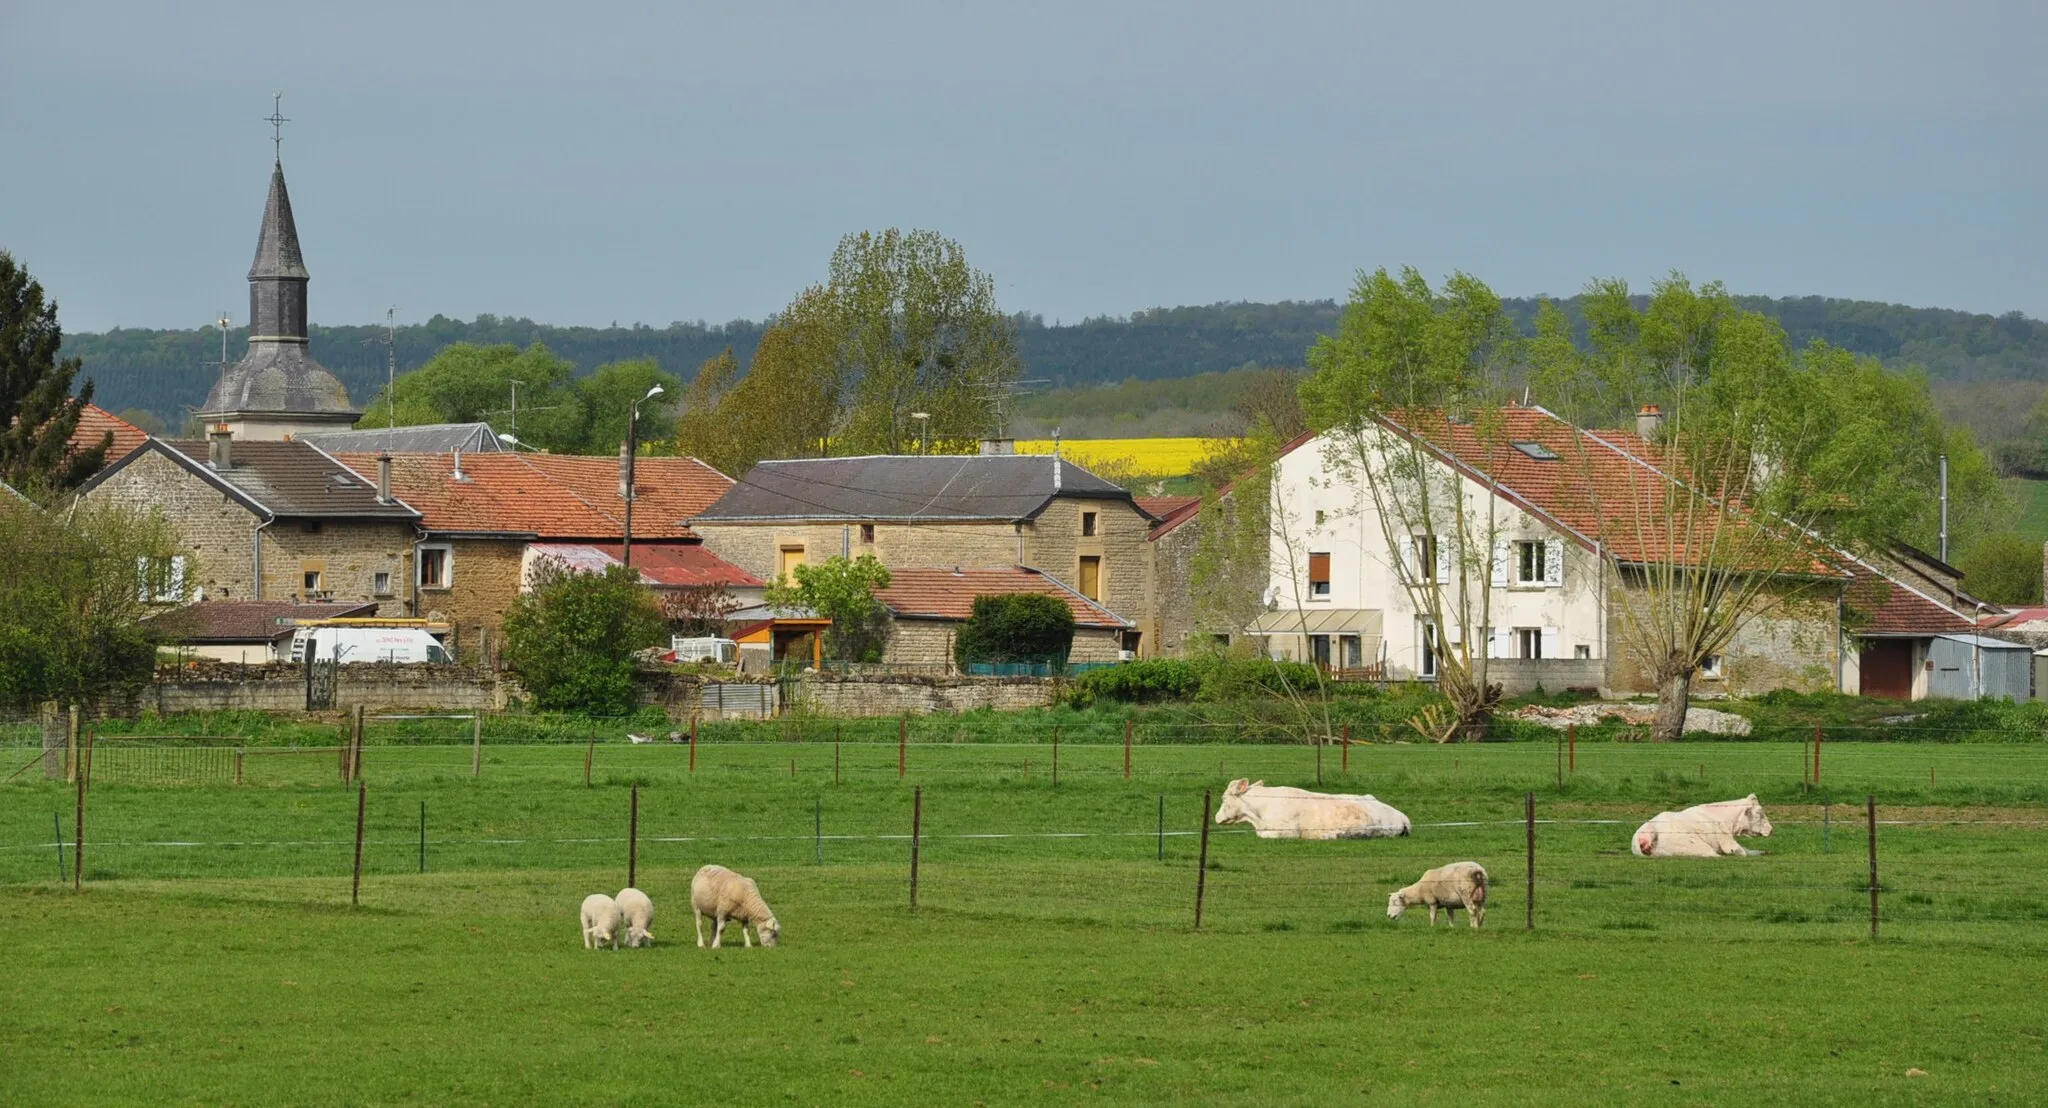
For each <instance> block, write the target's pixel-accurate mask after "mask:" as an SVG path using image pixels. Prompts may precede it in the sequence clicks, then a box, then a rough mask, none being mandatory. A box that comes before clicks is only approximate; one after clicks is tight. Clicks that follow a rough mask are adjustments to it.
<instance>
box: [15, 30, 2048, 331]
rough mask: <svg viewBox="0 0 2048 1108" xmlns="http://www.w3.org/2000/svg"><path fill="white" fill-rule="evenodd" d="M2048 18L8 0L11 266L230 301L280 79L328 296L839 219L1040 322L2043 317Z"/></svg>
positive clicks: (701, 312) (591, 290)
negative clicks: (1865, 309) (1673, 281)
mask: <svg viewBox="0 0 2048 1108" xmlns="http://www.w3.org/2000/svg"><path fill="white" fill-rule="evenodd" d="M2044 47H2048V4H2041V3H2039V2H2038V0H2034V2H2031V3H2029V2H2010V3H1970V2H1960V3H1948V4H1927V3H1924V2H1915V3H1905V2H1898V0H1857V2H1840V3H1803V2H1799V0H1777V2H1750V0H1727V2H1722V3H1716V4H1663V3H1642V2H1640V0H1634V2H1615V3H1605V2H1594V0H1552V2H1549V3H1544V4H1529V3H1526V2H1521V3H1513V4H1492V3H1470V4H1442V5H1433V4H1415V3H1399V4H1392V3H1389V4H1380V3H1370V2H1359V0H1353V2H1332V3H1289V2H1284V0H1269V2H1265V3H1258V4H1247V3H1243V2H1242V0H1235V2H1220V0H1180V2H1178V3H1118V2H1115V0H1096V2H1067V0H1040V2H1036V3H1031V4H1006V5H1000V6H998V5H991V4H979V3H961V2H959V0H951V2H930V3H925V2H910V0H869V2H867V3H863V4H857V5H854V4H828V3H798V2H776V0H757V2H754V3H748V4H731V3H721V4H698V3H682V2H674V3H641V4H628V3H602V2H590V3H581V4H562V3H559V2H556V3H548V4H540V3H534V2H531V0H498V2H495V3H490V4H471V5H459V4H436V3H429V2H412V3H387V2H383V0H355V2H351V3H349V4H325V5H317V6H316V5H291V4H284V3H276V2H273V3H270V4H255V3H242V2H238V0H218V2H211V3H209V2H204V0H194V2H187V3H180V4H174V5H173V4H158V3H104V2H95V0H66V2H65V3H62V4H28V3H18V2H17V3H0V249H5V250H8V251H10V252H11V253H13V254H14V255H15V256H16V258H17V260H19V261H20V262H22V263H23V264H25V265H26V266H27V267H28V268H29V269H30V271H31V272H32V273H33V274H34V275H35V276H36V277H37V278H38V279H39V280H40V281H42V283H43V284H44V286H45V288H46V289H47V290H48V291H49V292H50V293H51V295H53V296H54V297H55V298H56V299H57V301H58V302H59V304H60V306H61V312H62V316H61V319H62V322H63V324H64V326H65V328H66V330H69V331H97V330H103V329H106V328H110V327H115V326H130V327H196V326H201V325H204V324H208V323H210V322H211V321H212V320H213V319H214V318H216V317H217V316H218V314H219V313H220V312H221V311H222V310H223V309H225V310H227V311H228V313H229V314H230V315H231V316H232V317H233V318H234V320H235V322H236V323H241V322H243V321H244V320H243V317H244V316H245V315H246V313H247V311H248V300H247V292H246V285H245V281H244V278H245V275H246V271H247V269H248V265H249V260H250V257H251V255H252V253H253V251H254V247H255V243H256V232H257V225H258V221H259V217H260V215H261V210H262V204H263V196H264V191H265V188H266V185H267V181H268V175H269V171H270V163H271V158H272V154H273V147H272V141H271V140H272V131H271V127H270V125H269V124H267V123H265V122H263V118H264V117H265V116H268V115H270V114H271V108H272V99H271V94H272V93H273V92H277V91H282V92H283V94H284V99H283V103H282V110H283V114H284V115H285V116H286V117H288V118H289V119H290V120H291V122H290V123H289V124H287V125H286V126H285V128H284V145H283V160H284V166H285V172H286V176H287V178H288V180H289V183H290V187H291V194H292V201H293V207H294V210H295V213H296V216H297V220H298V227H299V233H300V238H301V241H302V243H303V245H304V248H305V254H306V260H307V265H308V267H309V269H310V270H311V272H312V275H313V283H312V289H311V296H312V304H311V310H312V318H313V320H314V322H317V323H326V324H347V323H367V322H371V321H373V320H379V319H381V318H382V317H383V314H384V311H385V309H386V308H387V307H393V308H396V309H397V318H398V320H399V321H400V322H401V323H403V322H418V321H421V320H424V319H426V318H428V317H429V316H432V315H434V314H437V313H439V314H444V315H448V316H453V317H458V318H464V319H467V318H471V317H473V316H475V315H477V314H479V313H492V314H496V315H500V316H527V317H531V318H533V319H536V320H541V321H544V322H549V323H556V324H589V325H604V324H608V323H611V322H614V321H617V322H619V323H634V322H644V323H648V324H650V325H655V326H660V325H663V324H666V323H668V322H670V321H674V320H697V319H703V320H708V321H710V322H713V323H716V322H721V321H725V320H730V319H736V318H747V319H758V318H761V317H763V316H765V315H768V314H770V313H772V312H775V311H776V310H778V309H780V308H781V307H782V306H783V305H785V304H787V303H788V302H789V301H790V299H791V298H792V297H794V296H795V295H796V294H797V292H799V291H800V290H801V289H802V288H803V287H805V286H806V285H809V284H811V283H814V282H817V281H819V280H821V279H822V278H823V276H824V273H825V268H826V263H827V261H828V260H829V258H830V256H831V253H832V249H833V247H834V245H835V244H836V243H837V241H838V240H839V238H840V236H842V235H844V234H847V233H850V232H854V231H859V230H863V229H881V228H884V227H889V226H897V227H903V228H906V229H908V228H911V227H923V228H930V229H932V230H936V231H939V232H941V233H943V234H945V235H947V236H949V237H951V238H953V239H955V240H957V241H959V242H960V243H961V244H962V245H963V246H964V247H965V248H966V251H967V256H968V258H969V260H970V261H971V262H972V263H973V264H974V265H976V266H977V267H979V268H981V269H983V270H985V271H987V272H988V273H990V274H991V275H992V276H993V277H994V278H995V281H996V285H997V294H998V299H999V302H1000V304H1001V305H1002V307H1003V308H1004V309H1005V310H1008V311H1033V312H1038V313H1040V314H1042V315H1044V316H1045V318H1046V319H1047V320H1048V321H1052V320H1056V319H1057V320H1064V321H1068V322H1072V321H1076V320H1078V319H1081V318H1083V317H1087V316H1095V315H1122V314H1127V313H1129V312H1131V311H1134V310H1138V309H1143V308H1147V307H1154V306H1166V305H1178V304H1202V303H1211V302H1216V301H1233V300H1254V301H1267V300H1281V299H1321V298H1332V297H1334V298H1340V299H1341V298H1342V297H1343V296H1344V295H1345V294H1346V292H1347V290H1348V289H1349V287H1350V285H1351V283H1352V282H1353V280H1354V279H1355V276H1356V274H1357V273H1358V272H1359V271H1361V270H1370V269H1374V268H1377V267H1380V266H1387V267H1399V266H1402V265H1413V266H1415V267H1417V268H1419V269H1421V270H1422V271H1423V272H1425V273H1427V274H1429V275H1431V276H1433V277H1440V276H1442V275H1444V274H1447V273H1450V272H1453V271H1464V272H1468V273H1471V274H1474V275H1476V276H1478V277H1480V278H1482V279H1483V280H1485V281H1486V282H1488V283H1489V284H1490V285H1492V286H1493V288H1495V289H1496V290H1497V291H1499V292H1500V293H1502V294H1503V295H1518V296H1522V295H1536V294H1546V293H1547V294H1555V295H1568V294H1570V293H1572V292H1575V291H1577V290H1578V289H1579V288H1581V287H1582V286H1583V285H1584V284H1585V283H1586V282H1587V281H1588V280H1589V279H1591V278H1594V277H1610V276H1618V277H1624V278H1627V279H1629V280H1630V281H1631V282H1634V283H1637V284H1646V283H1647V282H1648V281H1650V280H1652V279H1654V278H1657V277H1659V276H1662V275H1664V274H1666V273H1669V272H1671V271H1674V270H1677V271H1683V272H1684V273H1686V274H1687V275H1688V276H1690V277H1692V278H1693V279H1694V280H1696V281H1706V280H1721V281H1724V282H1725V283H1727V284H1728V285H1729V287H1730V288H1732V289H1734V290H1735V291H1737V292H1744V293H1756V294H1764V295H1808V294H1819V295H1826V296H1836V297H1848V298H1857V299H1871V300H1884V301H1892V302H1898V303H1905V304H1911V305H1916V306H1933V307H1947V308H1959V309H1965V310H1970V311H1981V312H1991V313H2003V312H2007V311H2013V310H2017V311H2021V312H2025V313H2026V314H2028V315H2030V316H2034V317H2036V318H2048V142H2044V141H2043V139H2044V136H2048V64H2044V63H2043V54H2044Z"/></svg>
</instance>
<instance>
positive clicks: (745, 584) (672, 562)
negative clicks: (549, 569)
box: [532, 519, 767, 589]
mask: <svg viewBox="0 0 2048 1108" xmlns="http://www.w3.org/2000/svg"><path fill="white" fill-rule="evenodd" d="M634 526H635V527H638V526H639V520H637V519H636V520H634ZM532 549H533V550H534V551H535V552H536V553H540V554H546V555H550V556H552V557H554V558H556V559H557V560H559V561H561V562H563V563H564V564H566V565H569V566H572V567H575V568H577V569H597V568H600V567H602V566H611V565H618V564H620V558H621V557H623V555H624V551H625V547H624V545H623V544H621V543H615V542H613V543H601V542H594V543H536V544H534V546H533V547H532ZM633 568H634V569H636V570H638V571H639V573H640V580H641V582H642V583H643V584H647V585H653V586H655V587H657V588H673V589H694V588H703V587H706V586H711V585H725V586H728V587H730V588H738V589H745V588H755V589H758V588H760V587H762V586H763V585H766V584H767V582H766V581H763V580H761V579H760V578H759V577H756V576H754V575H753V574H751V573H748V572H747V571H746V570H744V569H741V568H740V567H738V566H736V565H733V564H732V563H731V562H728V561H726V560H725V559H723V558H720V557H719V556H718V555H716V554H713V553H712V552H710V551H709V550H706V549H704V548H703V547H702V546H699V545H698V544H696V543H694V542H652V543H642V542H637V541H636V542H634V543H633Z"/></svg>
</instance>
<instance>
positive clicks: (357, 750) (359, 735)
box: [348, 704, 363, 781]
mask: <svg viewBox="0 0 2048 1108" xmlns="http://www.w3.org/2000/svg"><path fill="white" fill-rule="evenodd" d="M348 779H349V780H351V781H361V780H362V779H363V706H362V705H360V704H358V705H356V708H355V738H354V741H352V742H351V743H350V744H349V753H348Z"/></svg>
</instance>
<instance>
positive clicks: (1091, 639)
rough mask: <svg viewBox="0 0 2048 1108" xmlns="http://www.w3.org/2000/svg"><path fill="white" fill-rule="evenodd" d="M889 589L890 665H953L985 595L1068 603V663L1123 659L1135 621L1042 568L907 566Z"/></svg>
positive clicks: (885, 594) (883, 594)
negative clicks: (1071, 638) (958, 646)
mask: <svg viewBox="0 0 2048 1108" xmlns="http://www.w3.org/2000/svg"><path fill="white" fill-rule="evenodd" d="M889 577H890V580H889V587H888V588H886V589H883V590H881V591H880V592H878V593H876V594H875V598H876V599H878V600H880V601H881V602H882V604H883V605H884V606H886V607H887V608H888V609H889V617H890V620H891V621H892V623H893V626H892V627H891V629H890V634H889V644H888V646H887V647H886V648H884V651H883V654H882V661H883V662H884V663H885V664H892V665H904V666H917V667H920V668H945V669H947V670H949V671H950V670H951V668H952V667H953V644H954V641H955V640H956V639H957V638H958V636H959V633H960V625H961V624H962V623H964V622H966V620H967V618H968V617H969V616H970V615H972V614H973V612H974V601H975V598H977V597H982V596H1003V595H1007V594H1012V593H1039V594H1042V595H1045V596H1051V597H1054V598H1056V599H1058V600H1060V601H1063V602H1064V603H1065V604H1066V605H1067V608H1068V610H1070V611H1072V612H1073V613H1074V645H1073V647H1072V648H1071V649H1070V650H1069V651H1068V653H1067V661H1068V662H1069V663H1073V662H1114V661H1117V660H1119V659H1120V658H1121V657H1122V653H1123V650H1124V636H1126V635H1127V634H1130V633H1131V632H1132V631H1133V630H1134V628H1133V626H1132V624H1131V621H1129V620H1127V619H1125V618H1123V617H1122V616H1119V615H1117V614H1116V613H1115V612H1112V611H1110V610H1109V609H1108V608H1106V607H1104V606H1103V605H1102V604H1100V603H1098V602H1096V601H1093V600H1090V599H1088V598H1087V597H1085V596H1082V595H1081V594H1080V593H1079V592H1077V591H1075V590H1074V589H1073V588H1071V587H1069V586H1068V585H1066V584H1065V583H1064V582H1061V581H1059V580H1057V579H1055V578H1053V577H1052V576H1051V575H1049V574H1047V573H1045V572H1043V571H1042V570H1036V569H1031V568H1028V567H1025V566H1004V567H1000V568H994V569H944V568H929V567H909V566H906V567H903V568H900V569H892V570H890V571H889Z"/></svg>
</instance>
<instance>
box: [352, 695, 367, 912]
mask: <svg viewBox="0 0 2048 1108" xmlns="http://www.w3.org/2000/svg"><path fill="white" fill-rule="evenodd" d="M359 710H360V709H359ZM369 803H370V786H368V785H365V784H362V783H361V782H357V784H356V878H355V882H354V883H353V884H351V885H350V886H349V889H348V902H349V903H350V904H351V905H355V904H361V903H362V895H363V813H364V811H365V809H367V808H368V806H369Z"/></svg>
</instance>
